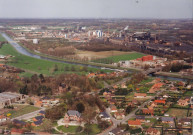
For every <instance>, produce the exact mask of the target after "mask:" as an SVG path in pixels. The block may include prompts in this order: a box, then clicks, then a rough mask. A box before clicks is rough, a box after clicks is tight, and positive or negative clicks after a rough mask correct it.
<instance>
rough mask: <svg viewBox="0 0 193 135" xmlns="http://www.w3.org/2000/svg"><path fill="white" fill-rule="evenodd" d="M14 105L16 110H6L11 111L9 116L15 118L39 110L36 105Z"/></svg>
mask: <svg viewBox="0 0 193 135" xmlns="http://www.w3.org/2000/svg"><path fill="white" fill-rule="evenodd" d="M14 107H17V110H12V111H9V112H8V113H11V118H15V117H18V116H21V115H24V114H27V113H30V112H34V111H37V110H39V108H38V107H35V106H31V105H14ZM8 113H7V114H8Z"/></svg>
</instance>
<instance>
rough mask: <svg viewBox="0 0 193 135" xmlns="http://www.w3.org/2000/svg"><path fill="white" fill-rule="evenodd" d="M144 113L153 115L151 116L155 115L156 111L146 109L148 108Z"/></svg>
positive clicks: (143, 110)
mask: <svg viewBox="0 0 193 135" xmlns="http://www.w3.org/2000/svg"><path fill="white" fill-rule="evenodd" d="M142 112H143V114H151V115H153V114H154V110H153V109H146V108H144V109H142Z"/></svg>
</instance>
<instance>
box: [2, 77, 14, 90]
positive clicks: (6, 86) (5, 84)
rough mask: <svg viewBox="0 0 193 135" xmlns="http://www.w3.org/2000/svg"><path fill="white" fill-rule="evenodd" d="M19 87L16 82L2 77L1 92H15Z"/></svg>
mask: <svg viewBox="0 0 193 135" xmlns="http://www.w3.org/2000/svg"><path fill="white" fill-rule="evenodd" d="M17 88H18V86H17V85H16V82H13V81H11V80H7V79H4V78H0V93H1V92H5V91H12V92H15V91H16V89H17Z"/></svg>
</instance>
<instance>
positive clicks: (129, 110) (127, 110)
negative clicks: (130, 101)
mask: <svg viewBox="0 0 193 135" xmlns="http://www.w3.org/2000/svg"><path fill="white" fill-rule="evenodd" d="M131 111H132V108H131V107H130V106H128V107H127V108H126V110H125V112H126V114H129V113H130V112H131Z"/></svg>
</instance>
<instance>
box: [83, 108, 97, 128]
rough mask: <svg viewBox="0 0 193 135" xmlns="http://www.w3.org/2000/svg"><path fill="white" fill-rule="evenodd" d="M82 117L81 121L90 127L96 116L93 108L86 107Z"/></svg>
mask: <svg viewBox="0 0 193 135" xmlns="http://www.w3.org/2000/svg"><path fill="white" fill-rule="evenodd" d="M82 116H83V119H84V120H85V121H86V122H87V123H88V124H89V125H90V124H91V120H92V119H93V118H95V116H96V112H95V108H94V107H91V106H89V105H87V106H86V109H85V111H84V113H83V115H82Z"/></svg>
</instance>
